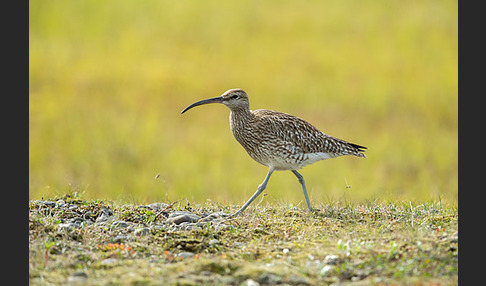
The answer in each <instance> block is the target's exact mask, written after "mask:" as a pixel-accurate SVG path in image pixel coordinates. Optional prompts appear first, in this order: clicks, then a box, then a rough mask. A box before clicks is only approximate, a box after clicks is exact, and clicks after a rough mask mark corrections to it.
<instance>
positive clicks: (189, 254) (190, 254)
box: [177, 252, 194, 259]
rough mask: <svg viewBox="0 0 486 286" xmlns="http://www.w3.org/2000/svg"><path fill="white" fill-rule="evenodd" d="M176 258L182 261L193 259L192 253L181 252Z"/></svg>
mask: <svg viewBox="0 0 486 286" xmlns="http://www.w3.org/2000/svg"><path fill="white" fill-rule="evenodd" d="M177 257H180V258H182V259H187V258H192V257H194V253H192V252H181V253H179V254H177Z"/></svg>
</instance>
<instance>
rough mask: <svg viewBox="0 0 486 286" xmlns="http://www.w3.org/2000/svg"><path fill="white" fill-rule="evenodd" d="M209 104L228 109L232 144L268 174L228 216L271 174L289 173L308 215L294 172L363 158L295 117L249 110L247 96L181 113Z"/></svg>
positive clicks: (228, 96) (229, 94)
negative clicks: (326, 161)
mask: <svg viewBox="0 0 486 286" xmlns="http://www.w3.org/2000/svg"><path fill="white" fill-rule="evenodd" d="M209 103H222V104H224V105H226V107H228V108H229V109H230V111H231V112H230V126H231V131H232V132H233V135H234V137H235V138H236V140H237V141H238V142H239V143H240V144H241V146H243V148H245V150H246V152H247V153H248V155H250V157H251V158H253V159H254V160H255V161H257V162H258V163H260V164H262V165H265V166H267V167H268V173H267V176H266V177H265V179H264V180H263V182H262V183H261V184H260V185H259V186H258V189H257V191H256V192H255V193H254V194H253V196H251V198H250V199H249V200H248V201H247V202H246V203H245V204H244V205H243V206H242V207H241V208H240V209H239V210H238V211H236V212H235V213H233V214H232V215H231V216H236V215H238V214H241V213H242V212H243V211H244V210H245V209H246V208H247V207H248V206H249V205H250V204H251V202H253V200H254V199H255V198H256V197H258V195H260V193H261V192H263V190H265V188H266V186H267V183H268V180H269V179H270V176H271V175H272V173H273V172H274V171H280V170H290V171H292V172H293V173H294V175H295V176H296V177H297V179H298V180H299V183H300V184H301V185H302V190H303V191H304V196H305V200H306V202H307V207H308V208H309V211H312V210H313V209H312V207H311V204H310V201H309V196H308V195H307V189H306V187H305V182H304V177H303V176H302V175H301V174H300V173H299V172H297V170H298V169H301V168H302V167H304V166H306V165H309V164H312V163H315V162H317V161H320V160H324V159H329V158H335V157H339V156H344V155H353V156H357V157H363V158H366V155H365V154H363V153H362V152H364V149H367V148H366V147H364V146H360V145H357V144H354V143H349V142H346V141H344V140H341V139H338V138H336V137H333V136H330V135H327V134H325V133H323V132H321V131H319V130H318V129H317V128H316V127H314V126H313V125H311V124H310V123H308V122H306V121H305V120H303V119H301V118H298V117H296V116H293V115H290V114H287V113H282V112H277V111H273V110H267V109H258V110H250V103H249V100H248V95H247V94H246V92H245V91H243V90H241V89H230V90H228V91H226V92H225V93H223V95H221V96H218V97H214V98H209V99H204V100H201V101H198V102H195V103H193V104H191V105H189V106H188V107H186V108H185V109H184V110H182V112H181V114H182V113H184V112H186V111H187V110H189V109H191V108H193V107H196V106H199V105H203V104H209Z"/></svg>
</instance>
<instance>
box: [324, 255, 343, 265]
mask: <svg viewBox="0 0 486 286" xmlns="http://www.w3.org/2000/svg"><path fill="white" fill-rule="evenodd" d="M338 259H339V257H338V256H337V255H328V256H326V257H325V258H324V263H325V264H330V265H336V264H337V262H338Z"/></svg>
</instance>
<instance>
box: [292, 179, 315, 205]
mask: <svg viewBox="0 0 486 286" xmlns="http://www.w3.org/2000/svg"><path fill="white" fill-rule="evenodd" d="M292 173H294V175H295V176H296V177H297V179H298V180H299V183H300V184H301V185H302V190H303V191H304V196H305V201H306V202H307V207H308V208H309V211H318V209H313V208H312V207H311V204H310V200H309V196H308V195H307V189H306V187H305V181H304V176H302V175H301V174H300V173H299V172H297V171H296V170H292Z"/></svg>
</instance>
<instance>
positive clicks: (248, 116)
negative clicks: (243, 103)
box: [230, 108, 255, 136]
mask: <svg viewBox="0 0 486 286" xmlns="http://www.w3.org/2000/svg"><path fill="white" fill-rule="evenodd" d="M254 116H255V115H253V113H251V111H250V109H249V108H245V109H232V110H231V112H230V125H231V131H232V132H233V134H235V132H237V130H242V129H246V127H247V126H248V125H249V124H251V122H252V121H253V117H254ZM235 136H236V135H235Z"/></svg>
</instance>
